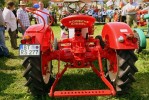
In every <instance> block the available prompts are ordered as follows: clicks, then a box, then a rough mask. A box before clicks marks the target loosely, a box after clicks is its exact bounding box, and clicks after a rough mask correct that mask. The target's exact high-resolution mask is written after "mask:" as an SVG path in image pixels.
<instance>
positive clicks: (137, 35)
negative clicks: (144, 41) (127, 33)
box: [134, 31, 142, 54]
mask: <svg viewBox="0 0 149 100" xmlns="http://www.w3.org/2000/svg"><path fill="white" fill-rule="evenodd" d="M134 34H135V37H136V38H137V39H138V42H137V44H138V47H139V48H138V49H136V50H135V51H136V53H138V54H139V53H140V52H142V48H141V47H140V38H139V34H138V33H137V32H136V31H134Z"/></svg>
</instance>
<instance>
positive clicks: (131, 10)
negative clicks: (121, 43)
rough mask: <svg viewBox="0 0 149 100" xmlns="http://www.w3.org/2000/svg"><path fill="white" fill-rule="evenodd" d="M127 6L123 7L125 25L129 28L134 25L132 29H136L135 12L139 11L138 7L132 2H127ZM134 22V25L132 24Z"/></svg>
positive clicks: (129, 0) (131, 0)
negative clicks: (124, 9)
mask: <svg viewBox="0 0 149 100" xmlns="http://www.w3.org/2000/svg"><path fill="white" fill-rule="evenodd" d="M128 2H129V3H128V4H127V5H126V6H125V8H126V20H127V24H128V25H129V26H130V27H131V26H132V25H134V27H135V28H136V27H137V15H136V13H137V11H138V10H139V5H138V4H137V3H136V2H133V0H128ZM133 22H134V24H133Z"/></svg>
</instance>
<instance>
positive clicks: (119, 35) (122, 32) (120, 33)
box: [102, 22, 138, 49]
mask: <svg viewBox="0 0 149 100" xmlns="http://www.w3.org/2000/svg"><path fill="white" fill-rule="evenodd" d="M134 36H135V35H134V32H133V31H132V30H131V28H130V27H129V26H128V25H127V24H126V23H122V22H111V23H107V24H105V25H104V27H103V30H102V38H103V41H104V42H105V43H106V45H107V46H109V47H110V48H113V49H137V48H138V45H137V38H136V37H134ZM129 37H131V38H129ZM122 40H123V41H122Z"/></svg>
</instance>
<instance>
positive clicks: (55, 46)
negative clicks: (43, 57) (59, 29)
mask: <svg viewBox="0 0 149 100" xmlns="http://www.w3.org/2000/svg"><path fill="white" fill-rule="evenodd" d="M53 48H54V50H58V42H57V38H54V45H53Z"/></svg>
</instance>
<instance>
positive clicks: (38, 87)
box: [22, 57, 54, 97]
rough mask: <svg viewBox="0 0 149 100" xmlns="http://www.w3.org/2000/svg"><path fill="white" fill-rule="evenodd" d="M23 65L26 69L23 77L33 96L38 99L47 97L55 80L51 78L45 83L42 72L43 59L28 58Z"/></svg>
mask: <svg viewBox="0 0 149 100" xmlns="http://www.w3.org/2000/svg"><path fill="white" fill-rule="evenodd" d="M22 65H23V66H24V68H25V72H24V74H23V77H25V78H26V80H27V82H26V84H25V86H27V87H28V88H29V91H30V92H31V94H32V95H33V96H36V97H42V96H44V95H47V94H48V93H49V90H50V88H51V86H52V84H53V82H54V78H53V77H50V79H49V82H48V83H47V84H45V83H44V81H43V77H42V72H41V58H40V57H27V58H25V60H24V62H23V64H22Z"/></svg>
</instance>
